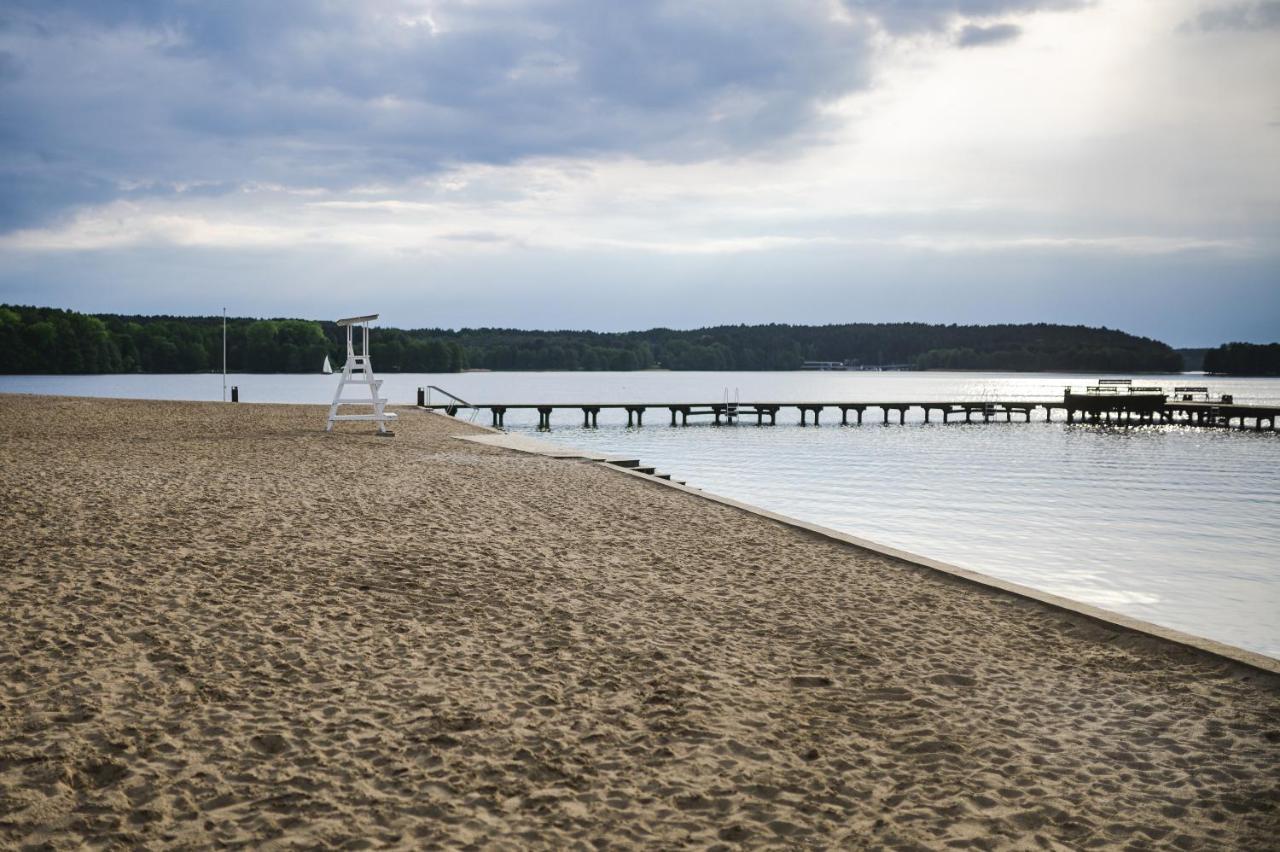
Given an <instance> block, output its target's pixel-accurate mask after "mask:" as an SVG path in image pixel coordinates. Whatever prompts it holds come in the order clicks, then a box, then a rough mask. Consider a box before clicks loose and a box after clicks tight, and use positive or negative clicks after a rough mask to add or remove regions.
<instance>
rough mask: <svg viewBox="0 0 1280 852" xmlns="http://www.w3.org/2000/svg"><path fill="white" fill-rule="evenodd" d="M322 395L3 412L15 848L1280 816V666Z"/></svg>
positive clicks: (676, 838) (5, 718) (785, 835)
mask: <svg viewBox="0 0 1280 852" xmlns="http://www.w3.org/2000/svg"><path fill="white" fill-rule="evenodd" d="M325 410H326V409H325V407H324V406H316V405H310V406H302V405H274V406H273V405H254V406H249V405H241V406H229V405H223V404H220V403H182V402H153V401H141V402H126V401H119V400H105V399H77V398H66V397H61V398H59V397H37V396H27V397H23V398H18V397H6V398H5V404H4V405H0V494H2V495H3V497H4V502H3V506H4V507H5V508H4V510H3V511H0V535H3V536H4V537H5V541H6V542H7V547H6V548H4V549H0V846H8V845H13V846H24V845H41V844H49V845H52V846H55V847H62V846H77V845H85V844H104V845H114V846H125V847H130V848H141V849H161V848H170V847H173V846H183V847H191V846H196V847H205V846H211V845H218V844H223V845H240V846H268V845H269V846H273V847H276V848H286V847H291V846H335V847H336V846H344V845H349V846H352V847H356V848H359V847H361V846H370V845H372V846H388V847H397V848H417V847H422V846H443V847H461V846H468V845H473V846H488V845H502V844H507V845H516V846H530V847H535V848H563V847H567V846H574V845H579V846H588V845H593V846H596V847H598V848H600V847H604V846H621V847H630V848H651V847H655V846H658V847H664V848H666V847H675V846H698V847H716V846H718V847H719V848H724V849H728V848H734V847H737V846H744V845H745V846H752V847H789V848H794V847H796V846H845V847H850V846H852V847H875V848H883V847H897V848H942V847H947V848H964V847H972V848H983V849H1008V850H1014V849H1023V848H1027V847H1028V846H1042V847H1045V848H1152V847H1157V846H1175V847H1179V848H1207V847H1218V848H1262V847H1265V846H1266V845H1267V844H1268V843H1269V842H1270V841H1271V839H1272V838H1274V837H1275V836H1276V834H1277V832H1280V792H1278V791H1280V785H1278V784H1277V780H1280V776H1278V775H1277V768H1276V767H1277V766H1280V728H1278V727H1277V725H1276V716H1275V711H1276V708H1277V706H1280V677H1277V676H1275V675H1273V674H1268V673H1263V672H1258V671H1257V670H1255V669H1250V668H1246V667H1244V666H1241V665H1240V664H1239V663H1238V662H1228V661H1226V660H1223V659H1221V658H1219V657H1214V656H1211V655H1210V654H1207V653H1205V652H1204V651H1203V650H1202V649H1192V648H1189V647H1186V646H1184V645H1178V644H1175V643H1172V642H1169V641H1166V640H1164V639H1159V638H1152V637H1149V636H1145V635H1139V634H1136V633H1132V632H1129V631H1125V630H1119V631H1118V630H1117V629H1115V627H1114V626H1113V625H1104V624H1100V623H1098V622H1097V621H1095V620H1092V619H1090V618H1088V617H1087V616H1086V615H1082V614H1080V613H1075V612H1067V611H1062V610H1058V609H1053V608H1051V607H1050V606H1047V605H1046V604H1045V603H1044V602H1039V601H1034V600H1030V599H1028V598H1026V597H1022V596H1018V595H1015V594H1012V593H1010V592H1009V591H1007V590H1001V589H997V588H992V587H989V586H979V585H975V584H974V582H973V581H972V580H970V579H968V578H964V577H960V576H948V575H944V574H941V573H939V571H937V570H934V569H932V568H930V567H927V566H923V565H919V564H911V563H908V562H904V561H902V560H901V559H900V558H896V557H892V556H890V555H885V554H881V553H877V552H875V551H873V550H869V549H866V548H864V547H861V546H858V547H853V546H850V545H851V542H848V541H841V540H838V539H836V538H833V537H830V536H825V535H824V534H822V533H821V532H820V531H816V530H811V529H806V528H804V527H803V526H799V525H795V524H791V523H787V522H786V521H783V520H781V519H779V518H770V517H768V516H766V515H762V514H759V513H751V512H750V510H748V509H746V508H744V507H742V506H735V505H732V504H731V503H729V502H725V501H724V500H723V499H717V498H713V497H712V496H711V495H708V494H705V493H702V492H698V491H696V490H694V489H687V488H676V487H668V488H661V489H659V488H652V487H650V486H652V484H653V482H654V481H655V480H653V479H652V478H649V477H644V481H643V482H642V481H641V475H640V474H634V473H632V474H630V475H628V476H621V477H620V476H617V475H616V471H617V470H618V468H614V467H610V469H609V470H608V471H606V470H605V469H603V468H602V466H601V465H600V464H597V463H594V462H591V461H575V460H562V459H552V458H545V457H541V456H536V455H528V454H524V453H516V452H511V451H510V450H505V449H500V448H497V447H492V446H484V445H483V444H482V443H476V442H474V441H460V440H457V439H456V438H457V436H459V435H470V436H483V435H486V433H490V430H488V429H486V428H484V427H478V426H475V425H473V424H468V423H463V422H458V421H457V420H454V419H452V418H445V417H429V416H426V415H425V414H421V415H419V414H417V413H416V412H414V411H413V410H412V409H404V408H402V409H401V412H402V414H401V419H400V421H399V422H398V423H397V426H396V431H397V435H396V437H395V438H394V439H393V440H383V439H379V438H377V437H375V436H374V434H373V433H372V430H369V429H367V428H360V427H361V426H363V424H339V427H338V429H337V430H336V431H335V432H334V433H325V432H324V431H323V422H324V412H325ZM490 434H491V433H490ZM624 472H625V471H624ZM695 497H697V498H701V499H693V498H695Z"/></svg>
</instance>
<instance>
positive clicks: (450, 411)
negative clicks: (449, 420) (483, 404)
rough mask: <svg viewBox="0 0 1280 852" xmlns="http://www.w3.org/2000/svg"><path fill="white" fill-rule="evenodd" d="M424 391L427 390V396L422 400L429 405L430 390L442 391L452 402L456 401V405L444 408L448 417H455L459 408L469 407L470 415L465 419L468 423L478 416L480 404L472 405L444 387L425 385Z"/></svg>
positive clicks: (474, 420) (473, 421)
mask: <svg viewBox="0 0 1280 852" xmlns="http://www.w3.org/2000/svg"><path fill="white" fill-rule="evenodd" d="M426 391H427V398H426V399H425V400H424V401H425V402H426V404H427V405H430V404H431V392H432V391H436V392H437V393H442V394H444V395H445V396H447V397H449V399H451V400H453V401H454V402H456V403H458V405H453V406H449V407H448V408H446V409H445V413H446V414H448V415H449V416H450V417H455V416H457V413H458V410H459V409H462V408H470V409H471V417H470V418H469V419H468V420H467V422H468V423H475V422H476V418H477V417H479V416H480V406H478V405H472V404H471V403H469V402H467V401H466V400H465V399H463V398H462V397H460V396H454V395H453V394H451V393H449V392H448V391H447V390H445V389H444V388H442V387H439V386H437V385H427V387H426Z"/></svg>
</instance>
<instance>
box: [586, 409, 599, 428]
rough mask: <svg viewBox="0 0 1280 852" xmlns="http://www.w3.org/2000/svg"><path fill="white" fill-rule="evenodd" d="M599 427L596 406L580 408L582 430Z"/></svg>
mask: <svg viewBox="0 0 1280 852" xmlns="http://www.w3.org/2000/svg"><path fill="white" fill-rule="evenodd" d="M599 425H600V409H599V408H598V407H596V406H587V405H584V406H582V428H583V429H594V428H596V427H597V426H599Z"/></svg>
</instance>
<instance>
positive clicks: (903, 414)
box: [898, 407, 907, 426]
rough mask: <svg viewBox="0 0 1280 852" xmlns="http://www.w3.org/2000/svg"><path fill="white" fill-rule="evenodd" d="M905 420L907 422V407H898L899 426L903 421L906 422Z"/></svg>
mask: <svg viewBox="0 0 1280 852" xmlns="http://www.w3.org/2000/svg"><path fill="white" fill-rule="evenodd" d="M906 422H907V409H906V408H905V407H904V408H899V409H898V425H899V426H901V425H902V424H903V423H906Z"/></svg>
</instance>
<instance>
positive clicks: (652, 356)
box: [0, 305, 1238, 373]
mask: <svg viewBox="0 0 1280 852" xmlns="http://www.w3.org/2000/svg"><path fill="white" fill-rule="evenodd" d="M1232 345H1238V344H1232ZM222 347H223V342H222V318H221V317H217V316H213V317H174V316H123V315H118V314H97V315H88V314H81V313H76V312H74V311H66V310H59V309H56V308H36V307H23V306H13V305H7V306H0V352H3V353H4V356H5V357H4V360H3V366H0V371H2V372H6V373H119V372H145V373H191V372H207V371H218V370H221V369H222V355H223V352H222ZM370 354H371V355H372V357H373V363H374V365H375V366H376V368H377V369H378V370H379V371H386V372H414V373H450V372H457V371H460V370H464V369H469V368H470V369H489V370H644V369H654V368H662V369H669V370H795V369H799V368H800V366H801V365H802V364H803V363H804V362H805V361H840V362H847V363H848V364H850V365H852V366H867V367H875V366H884V365H895V366H899V367H903V366H905V367H910V368H915V369H926V370H932V369H951V370H1019V371H1063V372H1113V373H1119V372H1125V373H1128V372H1177V371H1179V370H1181V369H1182V359H1181V356H1180V355H1179V354H1178V353H1177V352H1175V351H1174V350H1173V349H1171V348H1169V347H1168V346H1167V345H1165V344H1164V343H1161V342H1159V341H1156V340H1151V339H1149V338H1145V337H1137V336H1134V335H1131V334H1126V333H1125V332H1122V331H1117V330H1114V329H1107V328H1089V327H1086V326H1063V325H1049V324H1043V323H1040V324H1024V325H986V326H975V325H967V326H962V325H928V324H925V323H874V324H873V323H852V324H845V325H824V326H801V325H783V324H770V325H731V326H717V327H713V328H702V329H695V330H683V331H682V330H674V329H668V328H655V329H649V330H648V331H632V332H616V333H605V332H591V331H524V330H518V329H499V328H474V329H460V330H449V329H413V330H405V329H397V328H381V327H380V328H377V329H375V330H374V332H373V335H372V351H371V353H370ZM326 355H327V356H328V357H329V359H330V361H331V362H332V363H333V365H334V367H335V368H338V367H340V365H341V364H342V363H343V362H344V361H345V359H346V336H345V330H344V329H342V328H339V327H338V326H337V325H336V324H334V323H332V322H321V321H314V320H301V319H253V318H244V317H235V318H228V319H227V336H226V359H227V369H228V370H230V371H232V372H262V373H271V372H281V373H309V372H316V371H318V370H319V369H320V366H321V363H322V362H323V360H324V358H325V356H326Z"/></svg>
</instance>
